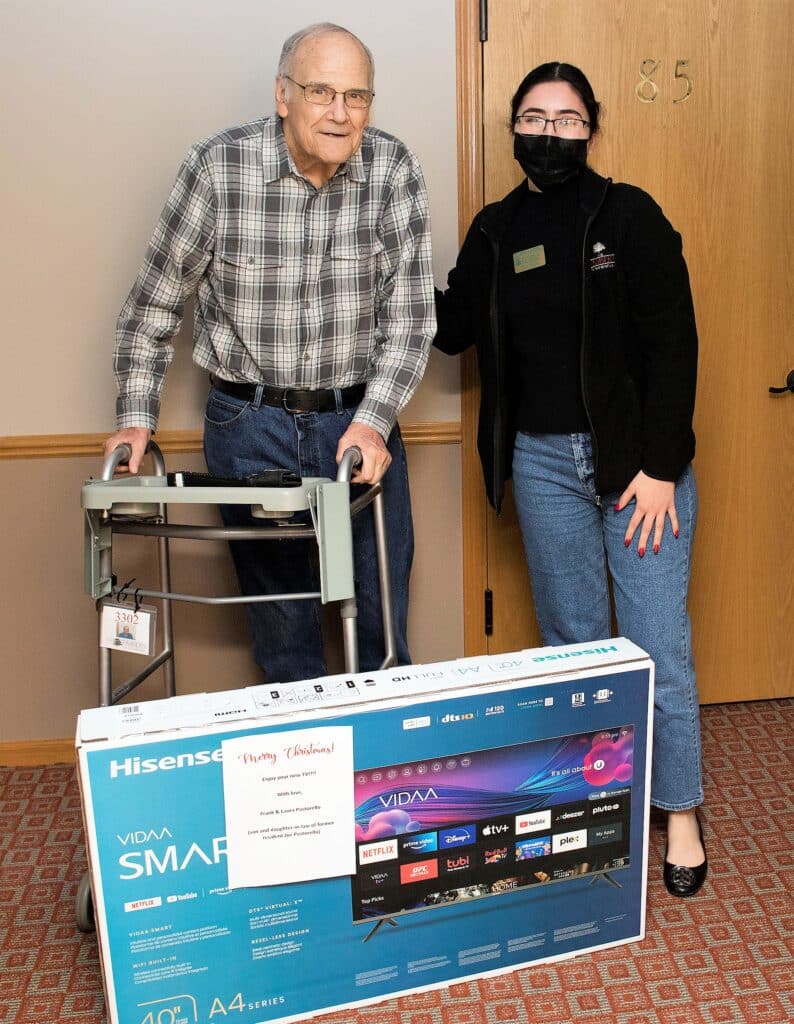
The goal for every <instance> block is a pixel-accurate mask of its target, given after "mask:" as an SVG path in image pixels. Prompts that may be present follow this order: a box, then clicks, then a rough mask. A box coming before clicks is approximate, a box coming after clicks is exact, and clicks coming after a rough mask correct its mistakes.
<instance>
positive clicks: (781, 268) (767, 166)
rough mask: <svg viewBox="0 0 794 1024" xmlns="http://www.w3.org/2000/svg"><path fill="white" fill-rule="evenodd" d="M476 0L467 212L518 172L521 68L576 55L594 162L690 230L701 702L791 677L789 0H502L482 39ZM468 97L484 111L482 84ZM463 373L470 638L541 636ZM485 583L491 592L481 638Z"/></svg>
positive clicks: (468, 52)
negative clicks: (596, 122)
mask: <svg viewBox="0 0 794 1024" xmlns="http://www.w3.org/2000/svg"><path fill="white" fill-rule="evenodd" d="M478 7H479V5H478V4H476V3H474V2H471V0H460V8H459V38H460V40H461V46H460V49H459V52H460V53H461V56H462V58H463V59H462V60H461V62H460V64H459V68H460V71H461V87H462V91H463V92H464V94H465V93H466V90H467V88H469V89H470V91H471V92H472V93H473V92H474V91H475V90H476V88H477V84H478V83H477V82H476V78H477V74H476V72H477V70H479V66H480V65H479V62H481V69H482V83H483V84H482V96H481V101H480V102H481V110H482V136H481V142H480V136H479V135H478V133H477V130H476V126H475V125H474V124H472V123H467V124H465V125H464V126H463V132H462V134H461V143H462V146H461V149H462V155H463V158H464V160H463V170H464V175H463V177H462V180H461V186H462V203H461V218H462V220H464V221H465V222H466V223H468V220H469V219H470V216H469V215H470V214H471V213H472V212H473V209H471V208H468V209H467V205H468V206H469V207H473V206H475V205H476V202H474V201H473V200H474V199H475V197H476V192H477V189H476V187H473V186H474V185H475V184H476V181H477V180H479V183H480V184H482V182H484V188H483V191H482V198H483V199H484V201H485V202H489V201H491V200H494V199H498V198H500V197H501V196H503V195H504V194H505V193H506V192H508V191H509V190H510V189H511V188H512V187H513V186H514V185H515V184H516V182H517V181H518V180H519V179H520V171H519V170H518V168H517V165H516V164H515V161H514V160H513V157H512V146H511V139H510V136H509V133H508V130H507V123H508V120H509V106H510V97H511V96H512V93H513V91H514V89H515V87H516V86H517V84H518V83H519V82H520V80H521V79H522V77H523V76H524V74H525V73H526V72H527V71H528V70H530V69H531V68H533V67H535V66H536V65H537V64H540V63H543V62H544V61H547V60H564V61H568V62H570V63H573V64H577V65H579V66H580V67H581V68H582V69H583V70H584V71H585V73H586V74H587V75H588V77H589V78H590V80H591V82H592V84H593V88H594V91H595V93H596V97H597V98H598V99H600V100H601V102H602V104H603V107H604V119H603V133H602V136H601V138H600V139H599V141H598V143H597V145H596V147H595V150H594V152H593V154H592V163H593V166H594V167H595V169H596V170H598V171H599V172H600V173H602V174H607V175H609V176H611V177H612V178H614V179H615V180H619V181H621V180H622V181H629V182H631V183H633V184H636V185H639V186H641V187H642V188H645V189H646V190H647V191H648V192H650V193H651V194H652V195H653V196H654V197H655V198H656V200H657V201H658V202H659V203H660V204H661V206H662V208H663V209H664V211H665V213H666V214H667V216H668V218H669V219H670V220H671V222H672V223H673V224H674V225H675V226H676V227H677V228H678V230H679V231H680V232H681V234H682V235H683V238H684V252H685V255H686V259H687V262H688V264H689V270H690V277H691V279H692V286H693V292H694V298H695V309H696V314H697V320H698V329H699V335H700V362H699V388H698V400H697V408H696V415H695V432H696V435H697V439H698V441H697V455H696V459H695V470H696V476H697V480H698V486H699V493H700V518H699V523H698V533H697V539H696V544H695V565H694V574H693V580H692V588H691V600H690V612H691V615H692V621H693V630H694V643H695V656H696V666H697V672H698V680H699V689H700V694H701V700H702V701H703V702H711V701H725V700H728V701H730V700H747V699H755V698H761V697H771V696H782V695H784V694H789V693H791V692H792V680H793V679H794V641H793V640H792V636H794V600H793V595H794V537H793V536H792V510H794V394H785V395H781V396H773V395H770V394H769V392H768V387H769V386H770V385H777V384H782V383H784V382H785V379H786V375H787V373H788V371H789V370H790V369H792V368H794V329H792V326H791V325H792V321H793V320H794V301H792V287H791V267H792V265H793V263H794V259H793V258H794V244H793V243H792V226H793V225H792V215H791V208H792V202H793V201H794V189H793V188H792V185H793V184H794V182H792V153H791V134H790V129H789V127H788V121H789V118H790V108H791V105H792V100H794V93H793V91H792V61H791V59H790V56H791V52H792V42H793V40H792V35H793V34H794V33H792V25H793V24H794V5H792V4H791V2H790V0H765V2H764V3H763V4H749V3H738V2H735V0H686V2H684V0H668V2H662V0H659V2H657V3H656V4H648V3H637V2H636V0H596V2H589V3H582V2H580V0H531V2H529V0H490V2H489V3H488V5H487V7H488V19H487V41H485V42H484V44H482V48H481V50H480V49H479V47H480V42H479V40H478V38H477V34H476V33H477V28H476V27H475V26H476V25H477V23H478V13H479V12H478V11H476V10H475V8H478ZM467 83H470V84H469V85H467ZM461 111H462V114H463V115H464V116H466V117H468V118H469V121H472V119H473V118H475V117H477V116H479V113H478V105H477V103H476V102H475V101H473V100H470V101H469V103H468V104H466V103H464V104H462V107H461ZM480 157H481V164H480ZM480 168H481V170H480ZM480 173H481V177H479V179H478V175H479V174H480ZM464 381H465V383H466V386H465V387H464V400H463V411H462V418H463V434H464V520H465V521H466V525H465V532H464V536H465V537H467V545H466V550H465V553H464V556H465V559H466V561H467V566H466V574H465V579H466V583H467V594H466V601H467V614H466V628H467V653H474V652H475V651H478V650H480V651H481V650H488V651H489V652H497V651H505V650H515V649H517V648H521V647H526V646H530V645H534V644H536V643H538V642H539V640H538V633H537V627H536V625H535V622H534V616H533V614H532V609H531V598H530V593H529V587H528V583H527V577H526V569H525V565H524V561H523V554H522V550H521V543H520V537H519V534H518V529H517V524H516V520H515V513H514V510H513V507H512V502H511V501H508V503H507V509H506V511H505V513H504V515H503V516H502V517H501V518H497V517H496V516H495V515H494V514H493V513H492V511H491V510H490V509H488V508H486V507H485V505H484V499H483V497H482V489H481V487H480V485H479V481H478V480H477V479H476V474H477V473H478V472H479V467H478V466H477V465H476V460H475V459H474V457H473V455H472V451H471V438H472V437H473V430H474V417H475V407H476V401H475V399H476V395H475V392H476V383H475V382H474V381H473V373H472V369H471V364H470V363H469V364H467V365H466V367H465V368H464ZM478 560H479V562H480V565H478ZM478 583H482V585H483V586H484V587H486V588H488V589H489V590H490V592H491V594H492V603H493V632H492V634H491V635H490V636H489V637H487V638H486V637H485V636H484V634H483V628H482V617H481V612H480V609H481V607H482V604H481V601H482V596H481V595H482V591H479V592H478V591H477V584H478ZM472 584H473V586H472Z"/></svg>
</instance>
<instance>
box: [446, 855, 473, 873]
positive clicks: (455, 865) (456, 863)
mask: <svg viewBox="0 0 794 1024" xmlns="http://www.w3.org/2000/svg"><path fill="white" fill-rule="evenodd" d="M470 866H471V857H469V855H468V854H465V853H464V854H461V855H460V856H458V857H445V858H444V870H445V871H466V870H468V868H469V867H470Z"/></svg>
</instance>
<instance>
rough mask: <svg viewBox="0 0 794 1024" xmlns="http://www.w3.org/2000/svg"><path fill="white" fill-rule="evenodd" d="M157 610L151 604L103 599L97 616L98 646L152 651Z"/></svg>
mask: <svg viewBox="0 0 794 1024" xmlns="http://www.w3.org/2000/svg"><path fill="white" fill-rule="evenodd" d="M156 625H157V609H156V608H155V607H153V606H152V605H143V604H142V605H138V607H137V609H136V608H135V606H134V605H133V604H128V603H124V604H121V603H119V602H117V601H105V602H103V604H102V614H101V616H100V619H99V646H100V647H108V648H110V650H112V651H131V652H132V653H133V654H151V653H152V650H153V649H154V635H155V627H156Z"/></svg>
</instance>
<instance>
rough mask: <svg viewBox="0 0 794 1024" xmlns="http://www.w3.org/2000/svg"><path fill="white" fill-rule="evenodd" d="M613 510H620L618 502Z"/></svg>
mask: <svg viewBox="0 0 794 1024" xmlns="http://www.w3.org/2000/svg"><path fill="white" fill-rule="evenodd" d="M615 511H616V512H620V502H618V503H617V505H615Z"/></svg>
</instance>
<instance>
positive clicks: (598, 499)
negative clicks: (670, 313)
mask: <svg viewBox="0 0 794 1024" xmlns="http://www.w3.org/2000/svg"><path fill="white" fill-rule="evenodd" d="M607 188H609V184H607V186H606V187H605V188H604V191H603V193H602V194H601V199H600V201H599V203H598V206H597V207H596V208H595V210H593V212H592V213H591V214H590V216H589V217H588V218H587V222H586V224H585V226H584V237H583V239H582V343H581V345H580V346H579V379H580V388H581V392H582V405H583V406H584V411H585V416H587V422H588V424H589V426H590V438H591V441H592V448H593V480H594V482H595V484H596V491H597V490H598V483H597V481H598V438H597V437H596V432H595V427H594V426H593V419H592V416H591V415H590V408H589V406H588V404H587V393H586V388H585V386H584V348H585V341H586V338H587V316H586V306H585V300H586V292H587V287H586V281H587V239H588V235H589V234H590V228H591V227H592V225H593V221H594V220H595V219H596V217H597V216H598V214H599V212H600V211H601V207H602V206H603V205H604V200H605V199H606V195H607ZM596 503H597V504H598V505H600V504H601V495H600V494H598V493H597V494H596Z"/></svg>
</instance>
